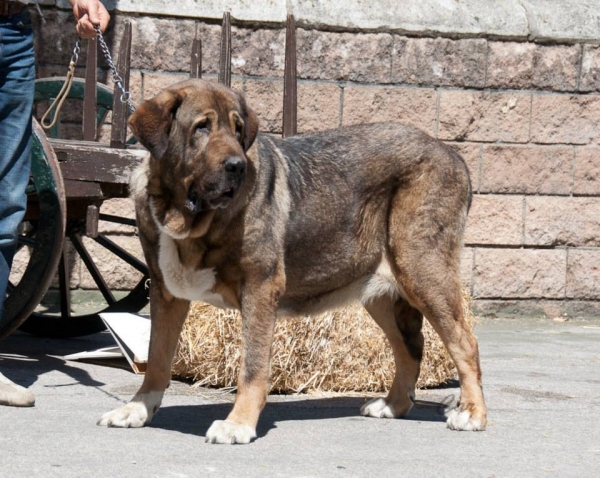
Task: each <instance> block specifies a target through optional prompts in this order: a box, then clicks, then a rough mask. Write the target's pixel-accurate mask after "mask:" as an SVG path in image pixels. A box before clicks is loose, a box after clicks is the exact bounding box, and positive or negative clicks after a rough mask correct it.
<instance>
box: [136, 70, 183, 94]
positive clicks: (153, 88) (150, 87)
mask: <svg viewBox="0 0 600 478" xmlns="http://www.w3.org/2000/svg"><path fill="white" fill-rule="evenodd" d="M187 79H189V75H188V74H185V73H145V72H144V73H143V74H142V92H143V98H144V100H148V99H150V98H152V97H154V96H156V95H157V94H159V93H160V92H161V91H162V90H164V89H165V88H168V87H170V86H172V85H174V84H175V83H179V82H180V81H185V80H187Z"/></svg>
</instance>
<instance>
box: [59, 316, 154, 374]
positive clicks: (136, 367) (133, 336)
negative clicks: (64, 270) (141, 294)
mask: <svg viewBox="0 0 600 478" xmlns="http://www.w3.org/2000/svg"><path fill="white" fill-rule="evenodd" d="M100 317H101V318H102V320H103V321H104V323H105V324H106V327H107V328H108V330H109V332H110V333H111V334H112V336H113V338H114V339H115V342H117V347H114V346H113V347H104V348H101V349H98V350H92V351H90V352H79V353H76V354H71V355H67V356H65V359H66V360H85V359H101V358H116V357H125V358H126V359H127V361H128V362H129V365H131V368H132V369H133V371H134V372H135V373H137V374H143V373H144V372H145V371H146V362H147V361H148V346H149V344H150V318H148V317H141V316H139V315H135V314H130V313H128V312H106V313H101V314H100Z"/></svg>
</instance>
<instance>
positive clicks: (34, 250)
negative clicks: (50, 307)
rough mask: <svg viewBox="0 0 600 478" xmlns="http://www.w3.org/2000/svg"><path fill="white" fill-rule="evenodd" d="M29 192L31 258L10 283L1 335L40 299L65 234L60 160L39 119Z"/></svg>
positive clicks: (22, 242) (26, 231)
mask: <svg viewBox="0 0 600 478" xmlns="http://www.w3.org/2000/svg"><path fill="white" fill-rule="evenodd" d="M27 196H28V206H27V213H26V217H25V221H24V223H23V224H22V225H21V236H20V238H19V247H21V248H22V247H27V248H28V249H29V254H28V256H29V261H28V262H27V265H26V266H25V270H24V272H23V273H22V275H21V277H20V280H19V281H18V282H17V283H9V287H8V292H7V294H8V296H7V297H6V300H5V303H4V314H3V316H2V319H1V321H0V338H3V337H6V336H7V335H9V334H10V333H11V332H12V331H13V330H15V329H16V328H17V327H19V325H21V323H22V322H23V321H24V320H25V319H27V317H28V316H29V314H30V313H31V312H32V311H33V310H34V309H35V307H36V306H37V305H38V303H39V302H40V300H41V298H42V297H43V295H44V293H45V292H46V290H47V289H48V287H49V286H50V282H51V281H52V276H53V275H54V272H55V271H56V267H57V265H58V262H59V259H60V256H61V252H62V245H63V240H64V234H65V222H66V220H65V214H66V206H65V191H64V187H63V181H62V176H61V174H60V169H59V167H58V160H57V159H56V155H55V154H54V151H53V150H52V147H51V146H50V145H49V143H48V140H47V139H46V135H45V134H44V132H43V130H42V128H41V127H40V125H39V124H38V122H37V121H36V120H33V143H32V165H31V179H30V184H29V186H28V188H27Z"/></svg>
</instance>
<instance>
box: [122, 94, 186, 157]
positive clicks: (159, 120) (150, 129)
mask: <svg viewBox="0 0 600 478" xmlns="http://www.w3.org/2000/svg"><path fill="white" fill-rule="evenodd" d="M182 101H183V96H182V95H181V94H180V93H179V92H178V91H172V90H167V91H163V92H162V93H160V94H159V95H157V96H155V97H154V98H151V99H149V100H146V101H144V102H143V103H142V104H141V105H139V106H138V107H137V109H136V110H135V112H134V113H133V114H132V115H131V116H130V117H129V126H130V127H131V130H132V131H133V134H134V135H135V137H136V138H137V139H138V140H139V142H140V143H142V145H144V147H145V148H146V149H147V150H148V151H150V154H152V157H154V158H156V159H161V158H162V157H163V156H164V154H165V152H166V150H167V146H168V145H169V133H170V132H171V125H172V124H173V118H174V117H175V113H176V112H177V108H179V106H180V105H181V102H182Z"/></svg>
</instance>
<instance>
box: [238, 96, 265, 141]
mask: <svg viewBox="0 0 600 478" xmlns="http://www.w3.org/2000/svg"><path fill="white" fill-rule="evenodd" d="M237 95H238V99H239V102H240V106H241V108H242V115H243V117H244V151H248V150H249V149H250V146H252V144H253V143H254V140H255V139H256V135H257V134H258V126H259V124H260V121H259V120H258V116H256V113H255V112H254V110H253V109H252V108H250V107H249V106H248V104H247V103H246V98H244V95H242V94H240V93H238V94H237Z"/></svg>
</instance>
